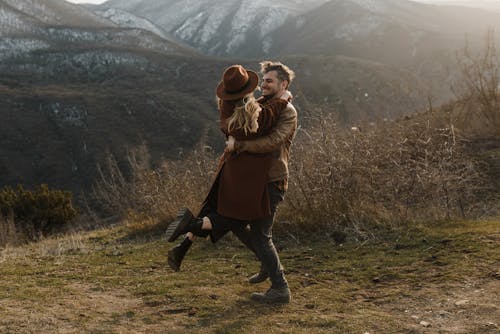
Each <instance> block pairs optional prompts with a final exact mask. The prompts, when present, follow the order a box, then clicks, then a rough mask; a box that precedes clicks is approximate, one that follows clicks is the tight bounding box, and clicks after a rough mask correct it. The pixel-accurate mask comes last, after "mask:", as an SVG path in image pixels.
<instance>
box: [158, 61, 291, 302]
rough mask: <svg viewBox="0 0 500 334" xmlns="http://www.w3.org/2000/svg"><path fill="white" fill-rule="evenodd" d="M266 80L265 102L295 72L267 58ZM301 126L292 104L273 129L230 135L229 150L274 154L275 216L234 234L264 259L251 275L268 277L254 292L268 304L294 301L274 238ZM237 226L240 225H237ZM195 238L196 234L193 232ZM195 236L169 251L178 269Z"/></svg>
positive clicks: (272, 197) (263, 86) (254, 279)
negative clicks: (245, 136)
mask: <svg viewBox="0 0 500 334" xmlns="http://www.w3.org/2000/svg"><path fill="white" fill-rule="evenodd" d="M261 72H262V74H263V81H262V84H261V89H262V97H261V98H260V99H259V102H260V103H261V104H266V101H270V100H271V99H273V98H280V97H283V96H286V94H287V90H288V87H289V85H290V84H291V82H292V81H293V79H294V77H295V74H294V72H293V71H292V70H290V69H289V68H288V67H287V66H285V65H283V64H281V63H279V62H270V61H265V62H262V63H261ZM296 129H297V112H296V110H295V108H294V107H293V105H292V104H291V103H288V104H287V106H286V108H285V109H284V110H282V111H281V113H280V116H279V118H278V121H277V124H276V126H275V127H274V128H273V130H272V132H271V133H270V134H269V135H267V136H263V137H259V138H258V139H253V140H248V141H235V140H234V138H232V137H229V139H228V141H227V143H226V144H227V147H226V151H229V152H231V151H236V152H248V153H270V154H271V155H272V160H271V166H270V169H269V172H268V176H267V180H268V184H267V189H268V192H269V198H270V208H271V216H270V217H268V218H265V219H261V220H256V221H252V222H251V228H250V230H246V229H241V228H239V229H235V230H232V231H233V233H235V234H236V235H237V237H238V238H239V239H240V240H241V241H242V242H243V243H244V244H245V245H247V247H248V248H249V249H251V250H252V251H253V252H255V254H256V255H257V258H258V259H259V260H260V261H261V264H262V266H261V270H260V272H259V273H257V274H256V275H254V276H252V277H251V278H250V280H249V281H250V283H259V282H263V281H264V280H266V279H267V278H268V277H269V278H270V280H271V283H272V285H271V288H270V289H269V290H268V291H267V292H265V293H254V294H252V299H253V300H256V301H258V302H266V303H287V302H289V301H290V289H289V287H288V283H287V281H286V279H285V275H284V273H283V268H282V266H281V263H280V260H279V256H278V253H277V252H276V248H275V247H274V244H273V241H272V225H273V221H274V215H275V212H276V208H277V206H278V204H279V203H280V202H281V201H282V200H283V197H284V193H285V191H286V189H287V181H288V160H289V153H290V146H291V144H292V140H293V138H294V136H295V131H296ZM235 226H237V225H235ZM191 237H192V235H191ZM191 239H192V238H188V237H187V238H186V239H185V240H184V241H183V242H182V243H181V244H180V245H178V246H176V247H174V248H172V249H171V250H170V251H169V253H168V263H169V265H170V266H171V267H172V268H173V269H174V270H178V269H179V267H180V264H181V262H182V259H183V258H184V255H185V254H186V252H187V250H188V249H189V247H190V245H191Z"/></svg>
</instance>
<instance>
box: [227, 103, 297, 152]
mask: <svg viewBox="0 0 500 334" xmlns="http://www.w3.org/2000/svg"><path fill="white" fill-rule="evenodd" d="M296 128H297V111H296V110H295V108H294V107H293V106H292V105H291V104H288V106H287V107H286V108H285V109H284V110H283V111H282V112H281V114H280V117H279V118H278V121H277V124H276V126H275V127H274V128H273V129H272V130H271V133H270V134H268V135H266V136H262V137H259V138H257V139H253V140H244V141H236V142H235V143H234V150H235V151H236V152H249V153H269V152H274V151H276V150H277V149H279V148H280V147H281V145H283V143H284V142H285V140H287V139H288V138H289V137H290V136H291V135H292V134H293V132H294V131H295V129H296Z"/></svg>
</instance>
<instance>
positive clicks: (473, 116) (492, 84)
mask: <svg viewBox="0 0 500 334" xmlns="http://www.w3.org/2000/svg"><path fill="white" fill-rule="evenodd" d="M457 61H458V66H459V69H460V73H461V78H460V81H458V82H456V84H455V87H453V90H454V91H455V94H456V95H457V98H458V100H459V101H461V102H462V104H463V105H464V112H463V113H462V115H461V119H462V121H461V125H463V126H461V127H463V128H464V130H467V128H471V130H472V131H471V132H477V131H478V129H481V132H482V134H483V135H485V134H487V133H488V132H490V133H491V134H492V135H499V134H500V60H499V58H498V55H497V52H496V47H495V38H494V31H493V30H489V31H488V32H487V33H486V36H485V43H484V48H483V50H482V51H481V52H478V53H474V52H473V51H472V50H471V49H470V47H469V45H468V43H466V45H465V47H464V48H463V50H461V51H460V52H459V53H458V55H457Z"/></svg>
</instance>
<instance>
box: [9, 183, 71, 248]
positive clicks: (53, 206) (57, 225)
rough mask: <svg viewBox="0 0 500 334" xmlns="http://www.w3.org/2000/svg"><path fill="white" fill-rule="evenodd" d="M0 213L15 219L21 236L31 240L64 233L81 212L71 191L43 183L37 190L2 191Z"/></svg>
mask: <svg viewBox="0 0 500 334" xmlns="http://www.w3.org/2000/svg"><path fill="white" fill-rule="evenodd" d="M0 213H1V215H2V216H3V217H11V219H9V221H13V222H14V226H15V229H16V231H17V232H18V233H21V234H22V235H24V236H26V237H27V238H28V239H30V240H35V239H37V238H39V237H40V236H46V235H48V234H50V233H53V232H57V231H60V230H61V229H62V228H63V227H64V226H65V225H67V224H68V223H69V222H71V221H72V220H73V219H74V218H76V216H77V214H78V212H77V210H76V209H75V208H74V207H73V204H72V194H71V193H70V192H68V191H62V190H51V189H49V187H48V185H46V184H42V185H40V186H38V187H37V188H35V189H34V190H27V189H25V188H24V187H23V186H22V185H18V186H17V188H15V189H13V188H11V187H5V188H3V189H2V190H0ZM6 221H7V220H6Z"/></svg>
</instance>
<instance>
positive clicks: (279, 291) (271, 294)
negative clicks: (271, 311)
mask: <svg viewBox="0 0 500 334" xmlns="http://www.w3.org/2000/svg"><path fill="white" fill-rule="evenodd" d="M250 298H251V299H252V300H254V301H256V302H259V303H266V304H286V303H289V302H290V299H291V296H290V289H289V288H288V286H285V287H282V288H269V290H267V291H266V292H264V293H258V292H254V293H252V296H251V297H250Z"/></svg>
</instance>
